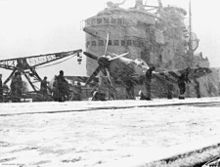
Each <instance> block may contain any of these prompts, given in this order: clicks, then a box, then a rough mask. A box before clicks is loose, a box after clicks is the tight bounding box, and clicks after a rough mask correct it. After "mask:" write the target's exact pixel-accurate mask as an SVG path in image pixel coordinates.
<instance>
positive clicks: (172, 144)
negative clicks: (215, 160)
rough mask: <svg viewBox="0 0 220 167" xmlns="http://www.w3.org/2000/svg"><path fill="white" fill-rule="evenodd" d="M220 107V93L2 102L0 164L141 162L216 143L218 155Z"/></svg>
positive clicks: (40, 166)
mask: <svg viewBox="0 0 220 167" xmlns="http://www.w3.org/2000/svg"><path fill="white" fill-rule="evenodd" d="M219 109H220V98H201V99H186V100H179V99H172V100H167V99H154V100H153V101H138V100H136V101H133V100H126V101H106V102H91V101H83V102H64V103H58V102H42V103H4V104H0V166H4V167H5V166H6V167H13V166H16V167H18V166H24V167H26V166H27V167H29V166H34V167H47V166H51V167H52V166H53V167H60V166H62V167H63V166H65V167H66V166H71V167H72V166H77V167H81V166H83V167H86V166H87V167H92V166H95V167H113V166H114V167H115V166H120V167H121V166H123V167H124V166H125V167H137V166H138V167H140V166H147V165H146V164H148V163H150V162H155V163H158V161H159V160H161V159H167V158H170V157H173V156H176V155H179V154H184V153H188V152H190V151H194V150H198V149H201V148H204V147H207V146H212V145H213V146H214V147H213V148H214V149H215V153H214V154H212V155H216V154H217V153H218V152H220V150H219V148H218V145H216V144H218V143H220V130H219V128H220V110H219ZM210 148H211V147H210ZM200 158H201V157H200ZM159 166H161V164H160V165H159Z"/></svg>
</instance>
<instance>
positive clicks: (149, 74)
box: [145, 67, 155, 100]
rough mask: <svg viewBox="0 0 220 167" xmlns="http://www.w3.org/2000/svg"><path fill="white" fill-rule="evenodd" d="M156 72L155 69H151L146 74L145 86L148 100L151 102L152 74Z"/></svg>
mask: <svg viewBox="0 0 220 167" xmlns="http://www.w3.org/2000/svg"><path fill="white" fill-rule="evenodd" d="M154 70H155V67H150V68H149V69H148V70H147V71H146V74H145V86H146V92H147V96H146V100H151V80H152V73H153V71H154Z"/></svg>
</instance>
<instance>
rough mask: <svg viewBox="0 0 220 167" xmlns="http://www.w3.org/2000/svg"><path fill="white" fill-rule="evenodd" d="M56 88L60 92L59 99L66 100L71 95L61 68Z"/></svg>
mask: <svg viewBox="0 0 220 167" xmlns="http://www.w3.org/2000/svg"><path fill="white" fill-rule="evenodd" d="M56 89H57V92H58V101H60V102H62V101H66V100H67V99H68V97H69V86H68V82H67V81H66V79H65V78H64V72H63V70H60V72H59V75H58V76H57V84H56Z"/></svg>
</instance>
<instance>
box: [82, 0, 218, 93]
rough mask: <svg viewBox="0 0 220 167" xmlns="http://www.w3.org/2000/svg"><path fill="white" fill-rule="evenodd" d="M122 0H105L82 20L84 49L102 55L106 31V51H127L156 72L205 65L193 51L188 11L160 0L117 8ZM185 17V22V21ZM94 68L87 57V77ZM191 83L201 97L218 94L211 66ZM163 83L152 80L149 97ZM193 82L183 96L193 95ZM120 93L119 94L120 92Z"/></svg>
mask: <svg viewBox="0 0 220 167" xmlns="http://www.w3.org/2000/svg"><path fill="white" fill-rule="evenodd" d="M124 2H125V1H123V2H122V3H113V2H110V1H109V2H107V7H106V8H105V9H104V10H103V11H100V12H98V14H96V15H95V16H92V17H90V18H88V19H86V20H85V26H84V31H85V32H86V51H88V52H91V53H95V54H96V55H99V56H102V55H103V54H104V52H105V51H104V50H105V43H106V34H107V33H109V43H108V51H109V52H113V53H116V54H121V53H125V52H129V55H127V57H129V58H132V59H137V58H140V59H142V60H144V61H145V62H146V63H147V64H148V65H149V66H155V67H156V69H157V70H158V71H160V70H161V71H162V70H176V69H183V68H187V67H198V66H200V67H209V60H208V58H204V57H203V55H202V53H201V52H200V53H196V52H195V51H196V49H197V48H198V46H199V39H198V38H197V36H196V34H195V33H193V32H192V28H191V10H189V12H188V13H187V11H186V10H185V9H183V8H180V7H174V6H166V7H165V6H163V4H162V2H161V1H160V0H158V4H157V5H155V6H153V5H150V4H146V3H145V4H144V2H143V0H136V2H135V6H134V7H131V8H128V9H125V8H122V7H120V5H122V4H123V3H124ZM189 9H191V7H190V5H189ZM188 18H189V24H188V25H187V24H186V23H185V20H186V19H188ZM90 32H93V34H91V33H90ZM94 32H95V33H94ZM100 37H101V38H100ZM96 67H97V63H96V62H95V61H94V60H92V59H90V58H87V60H86V69H87V75H89V76H90V75H91V73H92V72H93V71H94V69H95V68H96ZM194 82H195V83H199V86H200V88H199V89H200V92H199V93H200V95H201V96H217V95H219V73H218V71H217V70H215V69H213V73H212V74H210V75H208V76H204V77H202V78H199V79H198V80H196V81H194ZM163 85H164V83H163V82H161V81H153V84H152V87H153V88H152V94H153V96H159V97H164V96H166V87H164V86H163ZM194 85H195V84H190V85H189V86H188V87H187V92H186V96H188V97H195V96H197V95H196V91H195V88H194V87H195V86H194ZM159 88H160V89H159ZM139 89H141V88H140V86H137V88H136V89H135V92H136V94H137V92H138V90H139ZM119 90H122V89H119ZM177 91H178V90H176V92H177ZM174 92H175V91H174ZM121 94H122V96H123V91H121Z"/></svg>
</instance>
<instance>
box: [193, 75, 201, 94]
mask: <svg viewBox="0 0 220 167" xmlns="http://www.w3.org/2000/svg"><path fill="white" fill-rule="evenodd" d="M194 82H195V87H194V88H195V91H196V97H197V98H201V93H200V83H199V81H198V80H197V79H194Z"/></svg>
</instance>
